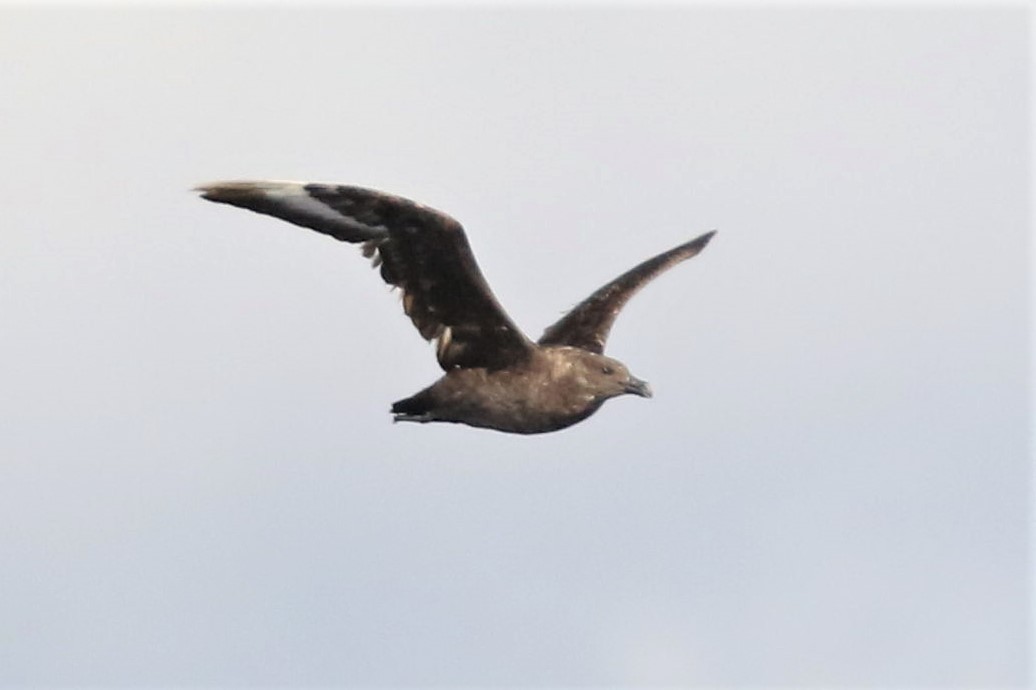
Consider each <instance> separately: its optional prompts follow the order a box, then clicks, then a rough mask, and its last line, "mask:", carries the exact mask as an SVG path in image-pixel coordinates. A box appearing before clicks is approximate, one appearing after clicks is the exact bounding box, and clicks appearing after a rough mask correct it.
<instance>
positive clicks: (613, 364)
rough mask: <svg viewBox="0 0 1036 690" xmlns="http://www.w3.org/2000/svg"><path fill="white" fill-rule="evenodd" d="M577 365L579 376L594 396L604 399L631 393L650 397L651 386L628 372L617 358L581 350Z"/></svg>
mask: <svg viewBox="0 0 1036 690" xmlns="http://www.w3.org/2000/svg"><path fill="white" fill-rule="evenodd" d="M583 354H584V356H583V357H581V358H580V361H579V364H578V365H577V366H578V367H579V370H580V372H579V373H580V378H581V379H583V380H584V381H585V382H586V385H587V387H589V388H590V389H591V390H592V391H593V392H594V393H595V396H596V397H599V398H602V399H606V398H614V397H615V396H618V395H625V394H626V393H631V394H633V395H639V396H640V397H642V398H650V397H651V387H650V386H649V385H648V384H647V381H642V380H641V379H638V378H637V377H636V376H634V375H633V374H631V373H630V371H629V369H627V368H626V365H625V364H623V363H622V362H620V361H619V360H617V359H612V358H611V357H606V356H604V355H598V354H595V353H593V352H586V351H583Z"/></svg>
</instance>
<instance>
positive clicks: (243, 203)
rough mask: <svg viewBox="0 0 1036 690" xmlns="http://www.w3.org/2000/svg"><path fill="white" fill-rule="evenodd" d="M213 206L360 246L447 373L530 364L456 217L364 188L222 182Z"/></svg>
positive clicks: (208, 195)
mask: <svg viewBox="0 0 1036 690" xmlns="http://www.w3.org/2000/svg"><path fill="white" fill-rule="evenodd" d="M198 191H200V192H201V193H202V197H203V198H205V199H208V200H210V201H216V202H219V203H225V204H230V205H233V206H239V207H241V208H246V209H249V210H252V211H255V212H257V213H263V214H266V215H270V216H275V217H277V218H281V219H283V220H286V221H289V222H291V223H294V224H296V225H301V226H303V227H306V228H310V229H312V230H316V231H317V232H321V233H323V234H325V235H330V236H331V237H334V238H335V239H338V240H341V241H343V242H352V243H362V244H363V250H364V254H365V255H366V256H368V257H371V258H373V260H374V264H375V266H377V265H380V266H381V275H382V277H383V278H384V279H385V281H386V282H388V283H390V284H391V285H394V286H397V287H399V288H401V289H402V291H403V309H404V311H406V313H407V315H408V316H409V317H410V319H411V320H412V321H413V323H414V326H416V327H417V330H418V331H419V332H420V333H421V336H422V337H424V338H425V339H426V340H433V339H434V340H436V341H437V345H438V347H437V349H436V355H437V358H438V360H439V364H440V366H441V367H442V368H443V369H444V370H447V371H448V370H450V369H452V368H454V367H486V368H489V369H499V368H504V367H507V366H511V365H514V364H518V363H520V362H522V361H525V360H526V359H527V358H528V356H529V352H530V351H531V348H532V347H533V344H532V343H531V341H529V339H528V338H527V337H526V336H525V335H524V334H523V333H522V332H521V330H519V329H518V327H517V326H516V325H515V324H514V322H513V321H511V319H510V317H508V315H507V313H506V312H505V311H504V310H503V308H502V307H501V306H500V303H499V302H498V301H497V299H496V297H494V295H493V292H492V290H490V288H489V284H488V283H487V282H486V280H485V278H484V277H483V275H482V272H481V271H480V270H479V268H478V264H477V263H476V262H475V257H474V254H472V251H471V247H470V245H469V244H468V240H467V237H466V236H465V234H464V229H463V228H462V227H461V225H460V223H458V222H457V221H456V220H454V219H453V218H451V217H450V216H448V215H446V214H444V213H441V212H439V211H436V210H434V209H431V208H428V207H426V206H422V205H420V204H417V203H414V202H413V201H410V200H408V199H404V198H402V197H397V196H393V195H390V194H384V193H382V192H377V191H374V190H370V189H364V188H361V187H351V186H346V185H333V184H302V183H291V182H217V183H214V184H209V185H202V186H200V187H198Z"/></svg>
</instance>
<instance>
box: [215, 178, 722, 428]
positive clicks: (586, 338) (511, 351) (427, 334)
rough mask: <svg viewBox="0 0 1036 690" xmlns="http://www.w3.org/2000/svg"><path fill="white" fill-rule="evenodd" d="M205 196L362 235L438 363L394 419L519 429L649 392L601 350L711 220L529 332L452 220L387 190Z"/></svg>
mask: <svg viewBox="0 0 1036 690" xmlns="http://www.w3.org/2000/svg"><path fill="white" fill-rule="evenodd" d="M196 191H198V192H201V196H202V197H203V198H205V199H208V200H209V201H216V202H219V203H223V204H230V205H232V206H239V207H241V208H246V209H249V210H251V211H255V212H257V213H263V214H266V215H270V216H275V217H277V218H281V219H283V220H286V221H288V222H290V223H294V224H295V225H300V226H302V227H304V228H310V229H312V230H316V231H317V232H320V233H323V234H325V235H330V236H331V237H334V238H335V239H337V240H340V241H342V242H352V243H357V244H361V245H362V248H363V254H364V256H367V257H368V258H371V259H372V260H373V263H374V265H375V267H377V266H380V267H381V276H382V278H384V279H385V281H386V282H387V283H389V284H391V285H393V286H395V287H398V288H400V289H401V290H402V293H403V310H404V311H405V312H406V314H407V315H408V316H409V317H410V319H411V320H412V321H413V323H414V326H416V327H417V330H418V331H419V332H420V333H421V336H422V337H423V338H424V339H425V340H432V341H435V343H436V350H435V353H436V357H437V358H438V360H439V365H440V366H441V367H442V368H443V370H444V371H445V372H446V374H445V375H444V376H442V378H440V379H439V380H438V381H436V382H435V383H433V384H432V385H431V386H429V387H428V388H425V389H424V390H422V391H420V392H419V393H417V394H415V395H413V396H411V397H409V398H405V399H403V400H400V401H398V402H396V403H394V404H393V405H392V414H393V415H394V421H407V422H454V423H460V424H468V425H470V426H475V427H484V428H488V429H497V430H499V431H507V432H511V433H518V434H536V433H543V432H547V431H556V430H558V429H564V428H565V427H567V426H571V425H572V424H575V423H576V422H579V421H582V420H584V419H586V418H587V417H589V416H590V415H592V414H593V413H594V412H596V411H597V410H598V409H599V408H600V407H601V405H602V404H604V402H605V401H606V400H608V399H609V398H614V397H616V396H618V395H622V394H624V393H632V394H634V395H640V396H642V397H651V389H650V388H649V387H648V385H647V383H646V382H644V381H641V380H640V379H638V378H635V377H634V376H632V375H631V374H630V373H629V370H627V369H626V367H625V365H623V364H622V363H621V362H619V361H617V360H615V359H612V358H610V357H606V356H605V355H604V344H605V341H606V340H607V338H608V332H609V331H610V330H611V327H612V323H613V322H614V321H615V317H616V316H618V314H619V311H620V310H621V309H622V307H623V305H625V304H626V302H627V301H628V300H629V299H630V297H632V296H633V295H634V294H635V293H636V292H637V291H638V290H640V289H641V288H642V287H644V285H646V284H647V283H648V282H649V281H650V280H652V279H653V278H655V277H656V276H658V275H659V274H661V273H662V272H663V271H665V270H666V269H668V268H671V267H672V266H674V265H676V264H678V263H680V262H681V261H684V260H685V259H689V258H691V257H692V256H694V255H695V254H697V253H698V252H700V251H701V250H702V248H703V247H705V245H706V244H708V242H709V240H710V239H711V238H712V236H713V234H715V231H712V232H708V233H705V234H704V235H701V236H700V237H698V238H696V239H694V240H691V241H690V242H687V243H685V244H681V245H680V246H678V247H675V248H673V249H670V250H669V251H667V252H663V253H661V254H659V255H658V256H655V257H653V258H651V259H648V260H647V261H645V262H643V263H641V264H640V265H638V266H636V267H634V268H633V269H631V270H629V271H627V272H626V273H623V274H622V275H621V276H619V277H618V278H616V279H615V280H613V281H611V282H610V283H608V284H607V285H604V286H603V287H601V288H600V289H598V290H597V291H596V292H594V293H593V294H592V295H590V296H589V297H587V298H586V299H585V300H583V301H582V302H580V303H579V304H578V305H576V306H575V308H573V309H572V310H571V311H570V312H568V314H566V315H565V316H564V317H562V318H561V319H560V320H559V321H558V322H557V323H555V324H554V325H552V326H550V327H549V328H547V330H546V331H544V333H543V335H542V336H541V337H540V339H539V340H538V341H537V342H532V341H531V340H529V338H528V337H526V336H525V334H524V333H522V331H521V330H520V329H519V328H518V327H517V326H516V325H515V324H514V322H513V321H511V319H510V317H509V316H508V315H507V313H506V312H505V311H504V310H503V308H502V307H501V306H500V303H499V302H497V300H496V297H494V296H493V292H492V290H490V289H489V284H488V283H486V279H485V278H484V277H483V276H482V272H481V271H480V270H479V268H478V264H477V263H476V262H475V256H474V254H472V252H471V247H470V246H469V245H468V240H467V237H466V236H465V234H464V229H463V228H462V227H461V225H460V223H458V222H457V221H456V220H454V219H453V218H451V217H450V216H448V215H446V214H445V213H442V212H440V211H436V210H435V209H432V208H429V207H427V206H422V205H421V204H418V203H415V202H413V201H410V200H409V199H404V198H402V197H398V196H393V195H391V194H385V193H383V192H378V191H374V190H371V189H364V188H362V187H351V186H345V185H337V184H311V183H302V182H277V181H254V182H214V183H211V184H205V185H201V186H199V187H197V188H196Z"/></svg>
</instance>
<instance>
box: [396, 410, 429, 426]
mask: <svg viewBox="0 0 1036 690" xmlns="http://www.w3.org/2000/svg"><path fill="white" fill-rule="evenodd" d="M434 421H435V417H433V416H432V415H430V414H429V413H427V412H425V413H423V414H408V413H406V412H395V413H393V414H392V422H393V423H395V422H420V423H421V424H427V423H428V422H434Z"/></svg>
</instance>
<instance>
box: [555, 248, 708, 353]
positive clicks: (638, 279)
mask: <svg viewBox="0 0 1036 690" xmlns="http://www.w3.org/2000/svg"><path fill="white" fill-rule="evenodd" d="M715 234H716V231H715V230H713V231H712V232H707V233H705V234H704V235H702V236H701V237H698V238H696V239H693V240H691V241H690V242H688V243H686V244H681V245H680V246H679V247H675V248H673V249H670V250H669V251H667V252H663V253H661V254H659V255H658V256H656V257H653V258H651V259H648V260H647V261H645V262H644V263H642V264H640V265H639V266H636V267H635V268H633V269H631V270H629V271H626V272H625V273H623V274H622V275H621V276H619V277H618V278H616V279H615V280H613V281H611V282H610V283H608V284H607V285H604V286H603V287H601V288H600V289H598V290H597V291H596V292H594V294H592V295H590V296H589V297H587V298H586V299H585V300H583V301H582V302H580V303H579V304H577V305H576V306H575V307H574V308H573V309H572V311H570V312H568V313H567V314H565V315H564V316H563V317H561V319H560V320H559V321H558V322H557V323H555V324H554V325H552V326H550V327H549V328H547V330H545V331H544V332H543V335H542V336H541V337H540V339H539V344H540V345H569V346H572V347H578V348H582V349H584V350H589V351H590V352H596V353H597V354H603V353H604V343H605V342H606V341H607V340H608V332H609V331H610V330H611V328H612V324H613V323H615V317H616V316H618V315H619V311H621V310H622V307H623V306H624V305H625V304H626V302H628V301H629V299H630V297H633V295H635V294H636V293H637V292H638V291H639V290H640V289H641V288H642V287H644V286H645V285H647V284H648V283H649V282H651V280H652V279H654V278H655V277H657V276H658V275H660V274H661V273H662V272H664V271H665V270H667V269H669V268H672V267H673V266H675V265H676V264H678V263H680V262H681V261H685V260H687V259H689V258H691V257H692V256H694V255H695V254H697V253H698V252H700V251H701V250H702V249H703V248H704V247H705V245H707V244H708V243H709V240H711V239H712V236H713V235H715Z"/></svg>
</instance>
